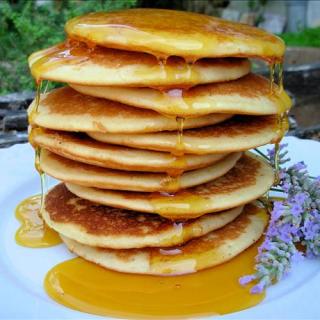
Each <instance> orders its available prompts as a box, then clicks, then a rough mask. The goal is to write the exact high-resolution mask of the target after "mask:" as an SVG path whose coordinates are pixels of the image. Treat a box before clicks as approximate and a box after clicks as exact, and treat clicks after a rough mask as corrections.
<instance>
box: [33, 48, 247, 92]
mask: <svg viewBox="0 0 320 320" xmlns="http://www.w3.org/2000/svg"><path fill="white" fill-rule="evenodd" d="M29 67H30V69H31V73H32V76H33V77H35V78H36V79H37V80H38V81H39V80H43V79H45V80H53V81H60V82H68V83H76V84H82V85H89V86H90V85H98V86H99V85H108V86H110V85H111V86H119V85H120V86H135V87H145V86H149V87H167V86H175V87H177V86H179V87H181V86H194V85H197V84H200V83H210V82H221V81H229V80H234V79H238V78H240V77H242V76H244V75H246V74H247V73H248V72H250V63H249V62H248V60H246V59H240V58H228V59H202V60H199V61H197V62H195V63H194V64H188V63H186V62H185V61H184V60H183V58H179V57H176V56H175V57H170V58H169V59H168V60H167V61H166V63H163V62H161V61H159V60H157V58H156V57H154V56H152V55H150V54H147V53H139V52H130V51H122V50H116V49H110V48H103V47H95V48H90V47H88V46H87V45H86V44H84V43H74V42H67V43H62V44H59V45H56V46H53V47H51V48H48V49H45V50H41V51H38V52H35V53H33V54H32V55H31V56H30V57H29Z"/></svg>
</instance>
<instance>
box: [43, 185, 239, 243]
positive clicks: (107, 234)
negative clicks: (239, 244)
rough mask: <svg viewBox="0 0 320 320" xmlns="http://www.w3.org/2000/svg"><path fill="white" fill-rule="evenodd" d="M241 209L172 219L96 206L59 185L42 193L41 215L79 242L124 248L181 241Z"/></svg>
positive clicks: (223, 222)
mask: <svg viewBox="0 0 320 320" xmlns="http://www.w3.org/2000/svg"><path fill="white" fill-rule="evenodd" d="M242 209H243V207H237V208H233V209H231V210H228V211H223V212H220V213H216V214H207V215H205V216H202V217H201V218H197V219H191V220H188V221H180V222H173V221H170V220H168V219H165V218H162V217H160V216H158V215H154V214H153V215H152V214H147V213H140V212H134V211H128V210H123V209H116V208H112V207H108V206H102V205H97V204H95V203H93V202H90V201H87V200H84V199H81V198H78V197H77V196H75V195H74V194H72V193H71V192H70V191H68V189H67V188H66V187H65V185H64V184H59V185H57V186H55V187H54V188H53V189H51V190H50V191H49V193H48V194H47V195H46V200H45V208H44V210H43V213H42V216H43V218H44V219H45V221H46V223H47V224H48V225H49V226H50V227H52V228H53V229H54V230H56V231H57V232H59V233H61V234H63V235H64V236H67V237H69V238H71V239H73V240H76V241H78V242H80V243H82V244H86V245H90V246H97V247H106V248H116V249H128V248H142V247H159V246H162V247H168V246H173V245H178V244H181V243H184V242H186V241H188V240H190V239H193V238H196V237H200V236H202V235H204V234H206V233H208V232H210V231H212V230H216V229H219V228H221V227H223V226H225V225H226V224H227V223H230V222H231V221H232V220H234V219H235V218H236V217H237V216H238V215H239V214H240V213H241V212H242Z"/></svg>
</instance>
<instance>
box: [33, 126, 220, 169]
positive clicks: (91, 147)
mask: <svg viewBox="0 0 320 320" xmlns="http://www.w3.org/2000/svg"><path fill="white" fill-rule="evenodd" d="M29 141H30V143H31V144H32V145H33V146H35V147H40V148H44V149H47V150H49V151H51V152H53V153H56V154H58V155H60V156H62V157H65V158H68V159H71V160H75V161H79V162H83V163H86V164H93V165H96V166H99V167H104V168H111V169H118V170H125V171H150V172H172V174H175V173H176V172H178V173H180V172H181V171H188V170H194V169H198V168H203V167H207V166H209V165H211V164H213V163H215V162H217V161H219V160H221V159H222V158H224V157H225V156H226V154H210V155H185V156H184V157H175V156H174V155H172V154H170V153H165V152H156V151H149V150H141V149H133V148H127V147H122V146H115V145H112V144H107V143H102V142H98V141H95V140H93V139H91V138H90V137H88V136H87V135H85V134H81V133H71V132H63V131H54V130H48V129H43V128H33V129H32V131H31V133H30V135H29Z"/></svg>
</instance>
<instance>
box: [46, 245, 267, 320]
mask: <svg viewBox="0 0 320 320" xmlns="http://www.w3.org/2000/svg"><path fill="white" fill-rule="evenodd" d="M257 247H258V244H256V245H253V246H251V247H250V248H249V249H247V250H246V251H244V252H243V253H241V254H240V255H239V256H237V257H235V258H234V259H232V260H230V261H229V262H226V263H224V264H222V265H220V266H217V267H214V268H210V269H207V270H203V271H200V272H197V273H194V274H190V275H184V276H172V277H156V276H147V275H133V274H124V273H118V272H115V271H111V270H107V269H103V268H101V267H99V266H97V265H95V264H93V263H90V262H87V261H85V260H83V259H81V258H75V259H72V260H69V261H66V262H63V263H61V264H58V265H57V266H55V267H54V268H52V269H51V270H50V271H49V272H48V274H47V276H46V278H45V281H44V286H45V290H46V291H47V293H48V294H49V296H50V297H51V298H52V299H54V300H55V301H56V302H58V303H60V304H62V305H64V306H67V307H69V308H72V309H75V310H79V311H82V312H87V313H91V314H97V315H102V316H114V317H119V318H126V319H127V318H129V319H153V318H167V319H168V318H169V319H173V318H182V317H183V318H186V317H187V318H194V317H198V316H199V317H200V316H206V315H222V314H227V313H231V312H236V311H240V310H243V309H247V308H250V307H253V306H255V305H257V304H258V303H260V302H261V301H262V300H263V299H264V296H265V294H264V293H263V294H259V295H252V294H250V293H249V289H250V288H248V287H241V286H240V285H239V283H238V279H239V277H241V276H242V275H244V274H251V273H252V272H253V268H254V257H255V255H256V254H257Z"/></svg>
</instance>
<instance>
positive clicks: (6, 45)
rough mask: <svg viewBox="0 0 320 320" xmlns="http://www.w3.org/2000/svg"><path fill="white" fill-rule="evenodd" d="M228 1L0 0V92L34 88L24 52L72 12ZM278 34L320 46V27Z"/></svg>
mask: <svg viewBox="0 0 320 320" xmlns="http://www.w3.org/2000/svg"><path fill="white" fill-rule="evenodd" d="M259 1H263V0H259ZM228 2H229V1H227V0H210V6H211V9H212V10H211V11H210V12H207V11H206V10H207V8H198V7H199V6H200V5H203V3H205V2H197V1H193V0H55V1H43V2H42V3H41V5H39V4H38V5H36V2H35V1H33V0H0V44H1V45H0V94H6V93H10V92H16V91H23V90H33V89H34V82H33V80H32V78H31V76H30V73H29V70H28V66H27V57H28V55H29V54H31V53H32V52H34V51H36V50H39V49H42V48H46V47H48V46H50V45H53V44H55V43H58V42H61V41H63V39H64V37H65V35H64V29H63V27H64V24H65V22H66V21H67V20H68V19H70V18H72V17H74V16H77V15H81V14H84V13H87V12H92V11H111V10H119V9H123V8H131V7H137V6H138V7H158V8H175V9H180V10H190V11H198V12H199V11H201V10H202V11H203V12H206V13H209V14H215V11H214V10H215V9H216V8H218V7H225V6H226V5H228ZM251 2H253V1H251ZM282 37H283V38H284V40H285V41H286V42H287V44H289V45H294V46H315V47H320V28H317V29H306V30H304V31H302V32H301V33H298V34H290V33H288V34H283V35H282Z"/></svg>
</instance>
